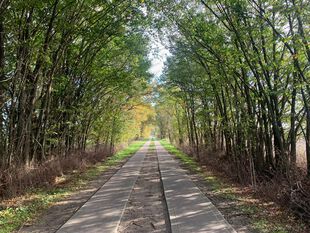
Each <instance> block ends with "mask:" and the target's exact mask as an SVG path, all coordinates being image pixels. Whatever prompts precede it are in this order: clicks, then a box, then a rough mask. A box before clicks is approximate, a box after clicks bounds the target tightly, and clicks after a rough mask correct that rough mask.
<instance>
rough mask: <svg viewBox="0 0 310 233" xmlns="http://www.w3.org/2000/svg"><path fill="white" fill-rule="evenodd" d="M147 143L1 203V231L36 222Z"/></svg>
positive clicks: (122, 151) (132, 145)
mask: <svg viewBox="0 0 310 233" xmlns="http://www.w3.org/2000/svg"><path fill="white" fill-rule="evenodd" d="M144 143H145V141H137V142H134V143H132V144H131V145H130V146H128V147H127V148H126V149H124V150H121V151H120V152H118V153H116V154H115V155H113V156H111V157H109V158H107V159H106V160H105V161H102V162H99V163H97V164H95V165H93V166H91V167H89V168H87V169H86V170H85V171H73V172H72V173H70V174H67V175H63V176H62V177H58V180H60V182H59V183H58V184H55V185H54V186H52V187H49V188H48V189H46V188H40V189H30V190H28V191H27V192H25V194H24V195H21V196H18V197H15V198H13V199H9V200H4V201H2V202H0V233H8V232H13V231H15V230H18V229H19V228H20V227H21V226H22V225H23V224H25V223H27V222H31V221H33V220H34V219H36V218H37V217H38V216H39V215H40V213H42V212H43V211H44V210H46V209H47V208H48V207H50V206H51V205H53V204H54V203H55V202H57V201H59V200H61V199H63V198H65V197H67V196H69V195H70V194H72V193H73V192H74V191H76V190H78V189H80V188H81V187H83V186H85V185H86V184H87V183H88V182H89V181H91V180H93V179H95V178H96V177H97V176H99V175H100V174H101V173H102V172H104V171H105V170H107V169H108V168H109V167H111V166H113V165H116V164H118V163H119V162H121V161H122V160H124V159H125V158H127V157H129V156H130V155H132V154H134V153H135V152H136V151H138V149H139V148H140V147H141V146H142V145H143V144H144Z"/></svg>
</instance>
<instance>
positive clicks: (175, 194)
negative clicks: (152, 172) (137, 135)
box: [155, 142, 236, 233]
mask: <svg viewBox="0 0 310 233" xmlns="http://www.w3.org/2000/svg"><path fill="white" fill-rule="evenodd" d="M155 145H156V150H157V155H158V161H159V167H160V172H161V177H162V181H163V187H164V193H165V197H166V201H167V206H168V212H169V216H170V222H171V230H172V233H176V232H178V233H183V232H184V233H185V232H186V233H190V232H192V233H201V232H204V233H211V232H212V233H224V232H225V233H233V232H234V233H235V232H236V231H235V230H234V229H233V228H232V227H231V226H230V225H229V224H228V222H227V221H226V220H225V219H224V217H223V216H222V214H221V213H220V212H219V211H218V210H217V208H216V207H215V206H214V205H213V204H212V203H211V202H210V200H209V199H208V198H207V197H206V196H205V195H203V194H202V193H201V192H200V190H199V189H198V187H197V186H196V185H195V184H194V183H193V181H192V180H191V179H190V178H189V177H188V176H187V175H186V173H185V170H183V169H181V168H180V166H179V164H178V162H177V161H176V160H175V159H173V158H172V156H171V155H170V154H169V153H168V152H167V151H166V150H165V149H164V148H163V147H162V146H161V145H160V143H159V142H155Z"/></svg>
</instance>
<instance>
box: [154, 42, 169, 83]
mask: <svg viewBox="0 0 310 233" xmlns="http://www.w3.org/2000/svg"><path fill="white" fill-rule="evenodd" d="M150 40H151V42H150V43H151V53H150V54H149V59H150V60H151V67H150V69H149V72H150V73H151V74H153V75H154V78H155V79H156V78H158V77H159V76H160V75H161V74H162V72H163V69H164V66H165V65H164V63H165V61H166V59H167V57H168V56H169V55H170V52H169V50H168V49H167V48H166V47H165V45H164V44H163V42H162V41H161V40H159V39H158V38H155V37H154V36H152V37H151V39H150Z"/></svg>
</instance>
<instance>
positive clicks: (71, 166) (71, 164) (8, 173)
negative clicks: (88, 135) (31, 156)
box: [0, 148, 109, 200]
mask: <svg viewBox="0 0 310 233" xmlns="http://www.w3.org/2000/svg"><path fill="white" fill-rule="evenodd" d="M108 151H109V150H107V149H105V148H101V149H100V150H98V151H96V152H95V151H88V152H75V153H74V154H73V153H72V154H71V155H68V156H66V157H61V158H55V159H52V160H50V161H47V162H45V163H43V164H41V165H37V166H34V167H30V168H29V167H28V168H26V167H20V168H18V169H17V168H16V167H13V168H9V169H6V170H4V171H1V172H0V200H1V199H7V198H10V197H14V196H18V195H21V194H23V193H25V192H26V191H28V190H29V189H35V188H43V187H50V186H53V185H55V184H56V183H59V182H60V181H59V177H63V176H64V175H66V174H68V173H71V172H74V171H79V172H80V171H84V170H85V169H87V168H88V167H89V166H91V165H94V164H96V163H97V162H100V161H102V160H104V159H105V158H106V157H107V156H108V155H109V152H108Z"/></svg>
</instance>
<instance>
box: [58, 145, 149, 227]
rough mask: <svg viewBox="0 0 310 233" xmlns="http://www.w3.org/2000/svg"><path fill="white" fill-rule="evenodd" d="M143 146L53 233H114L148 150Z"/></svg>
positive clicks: (146, 146)
mask: <svg viewBox="0 0 310 233" xmlns="http://www.w3.org/2000/svg"><path fill="white" fill-rule="evenodd" d="M148 147H149V142H147V143H146V144H145V145H144V146H143V147H142V148H141V149H140V150H139V151H138V152H137V153H136V154H135V155H134V156H133V157H131V158H130V159H129V161H128V162H127V163H126V164H125V165H124V166H123V167H122V168H121V169H120V170H119V171H118V172H117V173H116V174H115V175H113V177H111V179H110V180H109V181H108V182H107V183H105V184H104V185H103V186H102V187H101V188H100V189H99V190H98V191H97V192H96V193H95V194H94V195H93V196H92V197H91V198H90V199H89V200H88V201H87V202H86V203H85V204H84V205H83V206H82V207H81V208H80V209H79V210H78V211H77V212H76V213H75V214H74V215H73V216H72V217H71V218H70V219H69V220H68V221H67V222H66V223H65V224H64V225H63V226H62V227H61V228H60V229H59V230H58V231H57V233H82V232H83V233H86V232H90V233H97V232H98V233H99V232H100V233H103V232H104V233H110V232H116V231H117V228H118V225H119V222H120V219H121V216H122V214H123V211H124V209H125V206H126V203H127V201H128V198H129V196H130V193H131V191H132V188H133V186H134V184H135V182H136V180H137V178H138V176H139V173H140V169H141V166H142V162H143V160H144V157H145V154H146V152H147V150H148Z"/></svg>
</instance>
